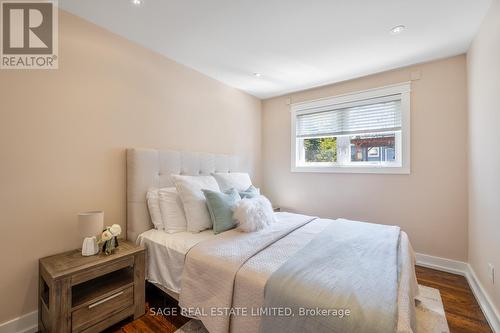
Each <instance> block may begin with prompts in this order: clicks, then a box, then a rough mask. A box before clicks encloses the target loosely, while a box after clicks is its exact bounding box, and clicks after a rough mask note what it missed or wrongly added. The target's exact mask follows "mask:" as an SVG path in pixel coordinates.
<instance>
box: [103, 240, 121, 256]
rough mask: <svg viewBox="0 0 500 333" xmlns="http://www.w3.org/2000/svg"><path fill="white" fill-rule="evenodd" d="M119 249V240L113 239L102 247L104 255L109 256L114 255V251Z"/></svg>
mask: <svg viewBox="0 0 500 333" xmlns="http://www.w3.org/2000/svg"><path fill="white" fill-rule="evenodd" d="M117 247H118V238H116V237H113V238H111V239H110V240H107V241H105V242H104V244H103V245H102V252H104V254H105V255H107V256H108V255H110V254H113V251H114V250H115V248H117Z"/></svg>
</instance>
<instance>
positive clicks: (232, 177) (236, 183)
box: [212, 172, 252, 192]
mask: <svg viewBox="0 0 500 333" xmlns="http://www.w3.org/2000/svg"><path fill="white" fill-rule="evenodd" d="M212 175H213V176H214V178H215V180H216V181H217V184H219V187H220V190H221V191H227V190H229V189H231V188H234V189H235V190H236V191H238V192H241V191H246V190H247V189H248V188H249V187H250V186H251V185H252V181H251V180H250V176H249V175H248V173H243V172H216V173H212Z"/></svg>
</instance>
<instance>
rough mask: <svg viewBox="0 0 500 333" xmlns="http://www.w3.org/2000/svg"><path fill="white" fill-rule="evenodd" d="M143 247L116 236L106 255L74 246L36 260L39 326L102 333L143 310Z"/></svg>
mask: <svg viewBox="0 0 500 333" xmlns="http://www.w3.org/2000/svg"><path fill="white" fill-rule="evenodd" d="M144 265H145V262H144V248H143V247H140V246H136V245H134V244H132V243H130V242H127V241H123V240H120V241H119V247H118V248H117V249H116V250H115V252H114V253H113V254H111V255H109V256H106V255H104V254H103V253H99V254H98V255H96V256H90V257H83V256H82V255H81V250H73V251H69V252H65V253H61V254H57V255H54V256H50V257H45V258H42V259H40V261H39V275H40V278H39V281H40V282H39V285H38V289H39V301H38V330H39V331H40V332H54V333H66V332H85V333H87V332H100V331H102V330H104V329H105V328H107V327H109V326H111V325H113V324H115V323H117V322H119V321H120V320H123V319H125V318H127V317H129V316H134V319H135V318H138V317H140V316H142V315H143V314H144V312H145V279H144V272H145V267H144Z"/></svg>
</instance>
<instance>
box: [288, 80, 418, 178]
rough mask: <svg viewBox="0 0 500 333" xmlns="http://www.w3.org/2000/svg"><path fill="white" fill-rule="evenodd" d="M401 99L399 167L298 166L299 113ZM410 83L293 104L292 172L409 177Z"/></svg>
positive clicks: (291, 108) (291, 134)
mask: <svg viewBox="0 0 500 333" xmlns="http://www.w3.org/2000/svg"><path fill="white" fill-rule="evenodd" d="M392 95H400V96H401V116H402V119H401V122H402V127H401V146H402V147H401V155H402V161H401V165H400V166H396V167H394V166H387V165H385V166H384V165H379V166H351V165H347V166H346V165H335V166H331V165H328V166H303V165H297V154H298V151H297V135H296V130H297V128H296V118H297V115H298V114H302V113H308V112H310V109H313V108H314V109H315V108H320V107H326V106H332V105H337V104H346V103H356V102H359V101H360V100H365V99H374V98H383V97H384V96H392ZM410 109H411V82H403V83H399V84H393V85H389V86H385V87H379V88H374V89H368V90H363V91H357V92H351V93H348V94H343V95H338V96H333V97H326V98H321V99H316V100H312V101H304V102H299V103H293V104H291V106H290V113H291V117H290V118H291V131H290V143H291V146H290V163H291V164H290V165H291V167H290V171H291V172H314V173H366V174H410V173H411V159H410V156H411V151H410V149H411V143H410V138H411V112H410Z"/></svg>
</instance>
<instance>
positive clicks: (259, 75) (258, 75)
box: [253, 73, 262, 77]
mask: <svg viewBox="0 0 500 333" xmlns="http://www.w3.org/2000/svg"><path fill="white" fill-rule="evenodd" d="M253 76H255V77H261V76H262V74H260V73H253Z"/></svg>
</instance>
